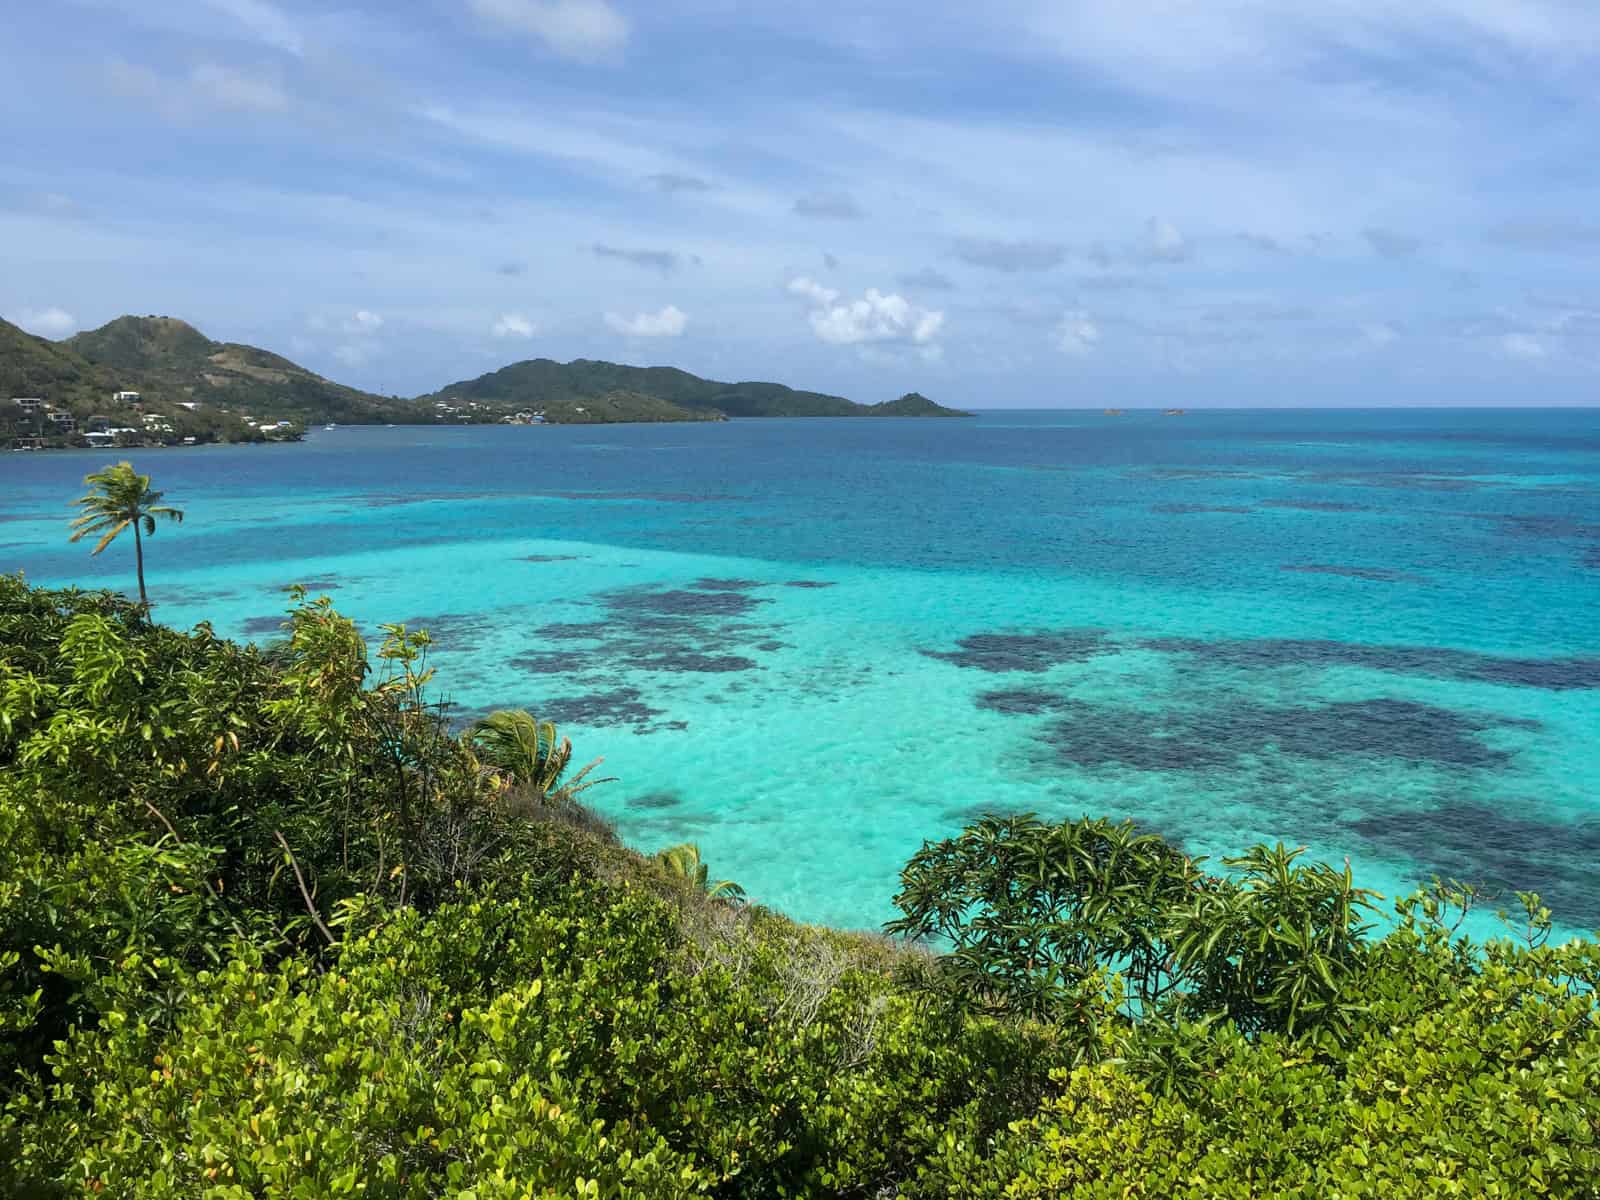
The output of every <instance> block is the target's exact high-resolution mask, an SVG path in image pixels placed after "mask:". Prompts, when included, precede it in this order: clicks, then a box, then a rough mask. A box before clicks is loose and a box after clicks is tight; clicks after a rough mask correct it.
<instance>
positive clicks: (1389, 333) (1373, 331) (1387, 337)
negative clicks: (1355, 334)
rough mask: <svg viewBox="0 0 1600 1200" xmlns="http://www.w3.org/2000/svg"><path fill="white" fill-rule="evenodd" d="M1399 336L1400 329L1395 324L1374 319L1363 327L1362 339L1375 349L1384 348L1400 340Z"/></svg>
mask: <svg viewBox="0 0 1600 1200" xmlns="http://www.w3.org/2000/svg"><path fill="white" fill-rule="evenodd" d="M1399 337H1400V332H1399V330H1397V329H1396V328H1395V327H1394V326H1393V325H1389V324H1386V323H1385V322H1382V321H1374V322H1372V323H1371V324H1369V325H1363V326H1362V327H1361V340H1362V341H1364V342H1365V343H1366V344H1367V345H1369V346H1371V347H1373V348H1374V349H1382V348H1383V347H1384V346H1387V345H1390V344H1391V343H1393V342H1395V341H1396V340H1398V339H1399Z"/></svg>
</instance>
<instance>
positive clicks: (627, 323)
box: [606, 304, 689, 337]
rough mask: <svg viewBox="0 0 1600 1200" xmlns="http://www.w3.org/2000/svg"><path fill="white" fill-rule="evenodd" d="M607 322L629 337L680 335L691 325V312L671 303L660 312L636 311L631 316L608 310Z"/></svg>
mask: <svg viewBox="0 0 1600 1200" xmlns="http://www.w3.org/2000/svg"><path fill="white" fill-rule="evenodd" d="M606 324H607V325H609V326H610V327H611V328H612V329H614V330H616V331H617V332H618V333H620V334H624V335H626V336H627V337H678V336H679V335H680V334H682V333H683V331H684V330H685V329H687V328H688V327H689V314H688V313H685V312H683V311H682V310H681V309H679V308H678V307H677V306H675V305H672V304H669V305H667V306H666V307H665V308H663V309H662V310H661V311H660V312H653V313H648V312H643V313H636V314H634V315H633V316H631V317H625V316H623V315H622V314H621V313H614V312H608V313H607V314H606Z"/></svg>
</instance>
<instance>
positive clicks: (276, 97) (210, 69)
mask: <svg viewBox="0 0 1600 1200" xmlns="http://www.w3.org/2000/svg"><path fill="white" fill-rule="evenodd" d="M102 79H103V80H104V83H105V86H106V87H107V88H109V89H110V90H111V91H112V92H113V93H114V94H116V95H118V96H123V97H127V98H130V99H134V100H138V101H141V102H142V103H145V104H148V105H149V106H150V107H151V108H153V109H155V110H156V112H158V113H160V114H161V116H163V117H164V118H166V119H167V120H169V121H175V122H189V121H193V120H196V119H204V118H205V117H207V116H212V115H215V114H216V113H218V112H219V111H222V110H232V111H245V112H283V111H284V110H285V109H287V108H288V107H289V106H290V98H289V95H288V93H287V92H285V91H284V90H283V88H282V86H280V85H279V84H278V83H276V82H274V81H273V80H271V79H263V78H260V77H257V76H254V75H250V74H248V73H246V72H244V71H240V70H238V69H237V68H234V67H226V66H221V65H219V64H217V63H200V64H198V65H197V66H196V67H194V69H193V70H191V71H190V72H189V75H188V77H187V78H185V77H183V76H172V77H169V76H166V75H162V74H160V73H159V72H158V71H155V70H153V69H152V68H150V67H147V66H145V65H144V64H143V63H130V62H126V61H124V60H122V59H113V60H111V61H110V62H108V63H107V64H106V65H105V69H104V70H103V71H102Z"/></svg>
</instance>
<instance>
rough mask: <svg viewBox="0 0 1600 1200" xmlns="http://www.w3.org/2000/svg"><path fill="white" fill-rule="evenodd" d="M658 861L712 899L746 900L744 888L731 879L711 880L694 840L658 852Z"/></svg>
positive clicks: (671, 872)
mask: <svg viewBox="0 0 1600 1200" xmlns="http://www.w3.org/2000/svg"><path fill="white" fill-rule="evenodd" d="M656 861H657V862H658V863H660V864H661V865H662V866H663V867H665V868H666V871H667V874H668V875H669V876H670V877H671V878H673V879H675V880H678V881H679V882H681V883H683V884H684V885H685V886H687V887H690V888H693V889H694V890H695V891H698V892H701V893H703V894H704V895H706V896H708V897H710V898H711V899H712V900H726V901H728V902H729V903H731V904H742V903H743V902H744V889H743V888H742V887H740V886H739V885H738V884H737V883H734V882H733V880H731V879H719V880H718V881H717V882H716V883H712V882H711V873H710V868H709V867H707V866H706V864H705V863H703V862H701V861H700V847H699V846H696V845H695V844H694V843H693V842H684V843H683V845H681V846H671V847H669V848H668V849H666V850H662V851H659V852H658V853H657V854H656Z"/></svg>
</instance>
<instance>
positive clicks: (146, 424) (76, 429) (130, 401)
mask: <svg viewBox="0 0 1600 1200" xmlns="http://www.w3.org/2000/svg"><path fill="white" fill-rule="evenodd" d="M142 400H143V397H142V396H140V394H139V393H138V392H129V391H119V392H113V393H112V394H111V405H112V406H124V405H132V406H137V405H139V404H140V403H141V402H142ZM11 403H12V404H13V405H14V406H16V408H17V410H18V411H17V416H18V417H19V418H21V420H22V421H24V422H28V423H31V424H33V425H34V426H35V428H36V429H38V430H39V431H40V434H44V433H48V434H51V435H55V436H65V435H67V434H74V433H75V434H79V435H81V436H82V438H83V440H84V441H86V442H88V443H89V445H91V446H114V445H117V444H118V443H119V441H120V442H126V441H128V440H138V441H144V440H145V439H147V438H156V439H163V438H164V437H166V436H167V435H169V434H172V433H174V432H175V430H174V429H173V427H172V422H171V421H169V420H167V418H166V417H164V416H162V415H161V414H160V413H153V412H147V413H141V414H140V417H139V423H138V424H137V425H134V424H130V423H128V422H127V421H126V420H124V421H122V422H121V423H118V422H117V421H115V420H114V419H113V418H111V417H108V416H106V415H104V414H103V413H95V414H93V415H92V416H88V417H85V418H84V419H83V420H82V421H81V422H80V421H79V419H78V418H77V417H75V416H73V415H72V413H70V412H68V411H67V410H66V409H63V408H56V407H55V406H54V405H52V404H49V403H47V402H46V401H45V400H43V399H42V398H40V397H38V396H14V397H12V400H11ZM183 407H184V408H187V409H189V410H191V411H193V410H194V409H195V408H197V407H198V405H196V404H184V406H183ZM46 425H48V426H49V428H48V430H46V429H45V428H44V427H45V426H46ZM183 440H184V442H185V444H187V445H193V444H194V442H195V439H194V438H192V437H186V438H184V439H183ZM16 448H17V449H19V450H42V449H43V448H44V437H43V436H39V435H34V436H28V435H23V436H21V437H18V438H17V439H16Z"/></svg>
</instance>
